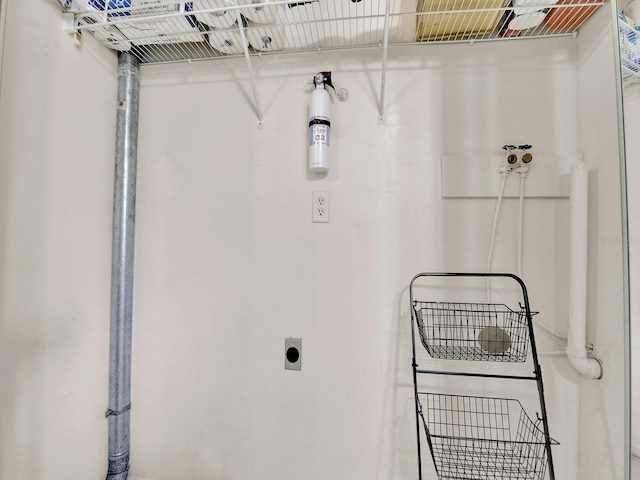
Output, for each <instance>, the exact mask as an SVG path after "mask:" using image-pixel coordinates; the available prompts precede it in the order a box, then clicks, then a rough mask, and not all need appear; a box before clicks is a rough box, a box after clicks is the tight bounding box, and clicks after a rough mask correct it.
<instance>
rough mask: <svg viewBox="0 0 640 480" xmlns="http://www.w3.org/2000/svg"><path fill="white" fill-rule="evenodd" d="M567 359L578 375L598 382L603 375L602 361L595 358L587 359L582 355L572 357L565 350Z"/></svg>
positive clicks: (570, 353)
mask: <svg viewBox="0 0 640 480" xmlns="http://www.w3.org/2000/svg"><path fill="white" fill-rule="evenodd" d="M567 358H568V359H569V362H570V363H571V365H572V366H573V368H575V369H576V370H577V371H578V373H579V374H580V375H582V376H583V377H587V378H592V379H594V380H600V379H601V378H602V375H603V374H604V370H603V368H602V361H601V360H600V359H599V358H597V357H587V356H586V353H585V354H584V355H578V356H576V355H573V354H572V352H569V349H568V348H567Z"/></svg>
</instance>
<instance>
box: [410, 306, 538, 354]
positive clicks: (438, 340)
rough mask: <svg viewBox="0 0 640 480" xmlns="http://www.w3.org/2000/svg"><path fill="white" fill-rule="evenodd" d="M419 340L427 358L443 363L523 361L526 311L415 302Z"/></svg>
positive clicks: (527, 341)
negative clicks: (439, 360) (449, 361)
mask: <svg viewBox="0 0 640 480" xmlns="http://www.w3.org/2000/svg"><path fill="white" fill-rule="evenodd" d="M413 309H414V313H415V318H416V323H417V325H418V333H419V335H420V341H421V343H422V345H423V346H424V348H425V349H426V350H427V352H428V353H429V355H430V356H431V357H433V358H438V359H445V360H479V361H492V362H525V361H526V359H527V350H528V345H529V325H528V318H527V311H526V309H525V308H523V307H520V310H519V311H514V310H512V309H510V308H509V307H507V306H506V305H502V304H490V303H452V302H421V301H414V302H413Z"/></svg>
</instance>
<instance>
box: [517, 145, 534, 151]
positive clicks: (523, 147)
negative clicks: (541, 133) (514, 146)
mask: <svg viewBox="0 0 640 480" xmlns="http://www.w3.org/2000/svg"><path fill="white" fill-rule="evenodd" d="M532 147H533V145H520V146H519V147H518V148H519V149H520V150H529V149H530V148H532Z"/></svg>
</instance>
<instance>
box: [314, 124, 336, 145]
mask: <svg viewBox="0 0 640 480" xmlns="http://www.w3.org/2000/svg"><path fill="white" fill-rule="evenodd" d="M330 136H331V127H330V126H329V125H324V124H319V123H316V124H312V125H309V146H312V145H326V146H327V147H328V146H330Z"/></svg>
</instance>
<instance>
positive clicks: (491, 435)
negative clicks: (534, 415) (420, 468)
mask: <svg viewBox="0 0 640 480" xmlns="http://www.w3.org/2000/svg"><path fill="white" fill-rule="evenodd" d="M418 397H419V402H420V416H421V418H422V423H423V425H424V428H425V431H426V434H427V439H428V443H429V447H430V449H431V454H432V456H433V460H434V464H435V467H436V471H437V473H438V477H439V478H440V479H464V480H497V479H500V480H507V479H508V480H542V479H543V478H544V475H545V471H546V466H547V455H546V444H547V442H546V437H545V434H544V432H543V430H541V429H540V428H539V425H540V423H541V420H539V419H538V420H536V421H533V420H531V418H530V417H529V416H528V415H527V413H526V412H525V410H524V408H523V407H522V405H521V404H520V402H519V401H517V400H512V399H504V398H489V397H470V396H460V395H445V394H434V393H420V394H418ZM423 405H424V407H425V408H424V409H423V408H422V406H423ZM549 442H550V443H551V444H557V442H555V441H554V440H551V439H549Z"/></svg>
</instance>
